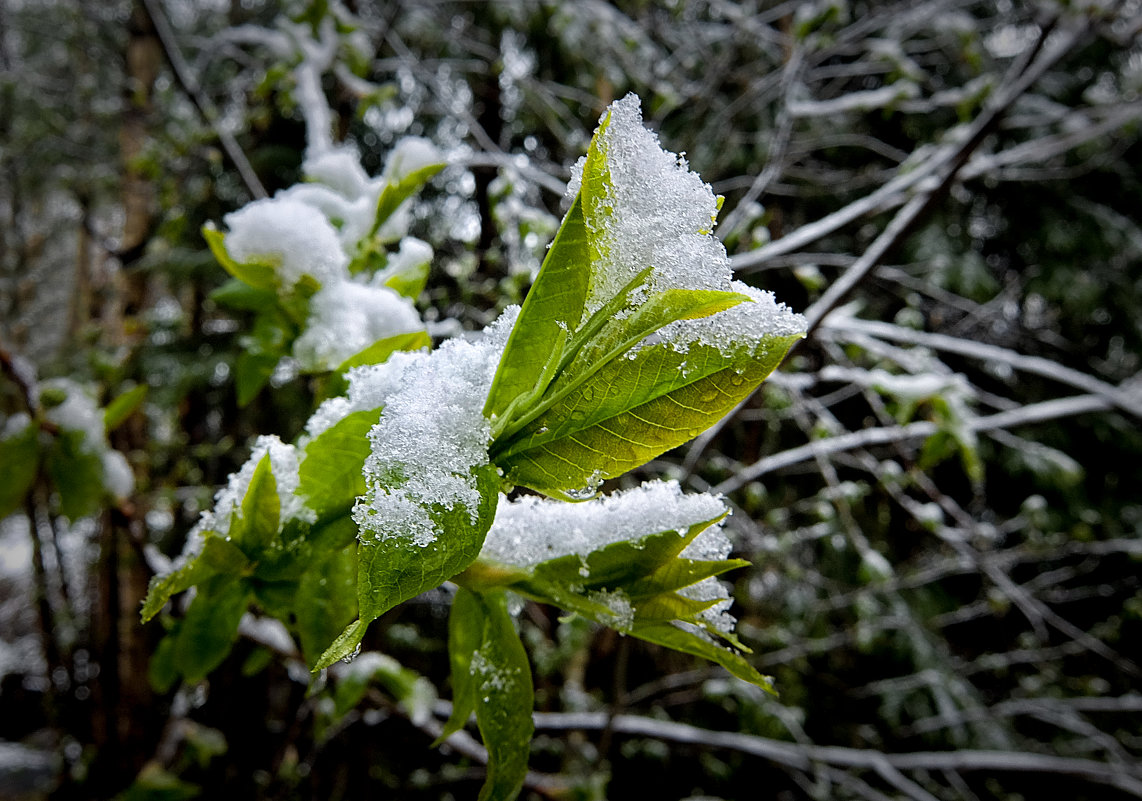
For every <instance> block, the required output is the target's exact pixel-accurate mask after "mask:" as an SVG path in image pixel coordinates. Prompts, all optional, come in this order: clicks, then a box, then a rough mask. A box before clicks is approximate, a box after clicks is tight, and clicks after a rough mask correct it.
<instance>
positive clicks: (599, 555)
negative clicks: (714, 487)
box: [520, 515, 725, 594]
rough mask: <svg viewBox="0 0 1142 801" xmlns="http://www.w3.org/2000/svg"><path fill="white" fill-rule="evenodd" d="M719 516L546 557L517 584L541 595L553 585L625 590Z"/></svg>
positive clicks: (667, 560)
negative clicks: (580, 552)
mask: <svg viewBox="0 0 1142 801" xmlns="http://www.w3.org/2000/svg"><path fill="white" fill-rule="evenodd" d="M723 517H725V515H721V516H719V517H716V518H714V519H712V520H706V521H704V522H701V523H695V524H694V525H692V526H690V527H689V528H688V529H687V530H686V532H685V533H684V534H679V533H678V532H677V531H660V532H652V533H650V534H646V535H644V536H641V537H638V538H635V539H630V540H622V541H619V542H613V543H611V544H610V545H605V546H603V547H602V548H598V549H596V550H594V551H592V552H591V553H589V554H587V555H586V556H585V557H581V556H580V555H578V554H569V555H567V556H559V557H556V558H554V559H548V560H547V561H545V562H540V563H539V564H537V565H535V567H534V568H533V569H532V576H531V577H529V578H527V579H525V580H524V581H522V582H520V586H521V587H523V588H525V589H526V591H527V592H529V593H530V594H542V592H543V591H544V590H543V589H542V588H545V587H549V586H551V585H557V584H558V585H564V586H568V587H582V588H584V589H596V588H600V587H623V588H624V589H626V587H627V586H629V585H631V584H634V583H635V582H637V581H639V580H646V579H648V578H649V577H650V576H651V575H652V574H655V573H656V572H657V571H659V570H662V569H665V567H666V566H668V565H670V563H671V562H672V561H674V560H675V558H676V557H677V556H678V554H679V553H680V552H681V551H682V550H683V549H684V548H685V547H686V546H687V545H689V544H690V543H691V542H693V540H694V538H695V537H697V536H698V535H699V534H700V533H701V532H702V531H704V530H705V529H707V528H709V527H710V526H711V525H713V524H714V523H717V522H718V521H719V520H721V519H722V518H723ZM690 583H691V584H692V583H693V582H690ZM683 586H687V585H683Z"/></svg>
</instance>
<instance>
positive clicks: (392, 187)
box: [369, 163, 444, 237]
mask: <svg viewBox="0 0 1142 801" xmlns="http://www.w3.org/2000/svg"><path fill="white" fill-rule="evenodd" d="M443 169H444V164H443V163H440V164H429V165H427V166H425V167H421V168H420V169H419V170H414V171H413V172H410V173H409V174H408V175H406V176H404V178H402V179H401V180H400V181H398V182H397V183H389V184H386V185H385V188H384V189H383V190H382V191H381V196H380V197H379V198H378V199H377V216H376V217H375V218H374V222H373V230H372V231H370V232H369V235H370V237H372V236H375V235H376V234H377V232H378V231H379V230H380V228H381V226H382V225H384V223H385V220H387V219H388V218H389V217H391V216H393V213H394V212H395V211H396V210H397V209H399V208H400V206H401V204H402V203H404V202H405V201H406V200H408V199H409V198H410V197H412V196H413V195H414V194H416V192H417V191H418V190H419V189H420V188H421V187H422V186H424V185H425V184H426V183H428V180H429V179H430V178H432V176H434V175H436V174H437V173H438V172H440V171H441V170H443Z"/></svg>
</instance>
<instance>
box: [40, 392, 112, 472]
mask: <svg viewBox="0 0 1142 801" xmlns="http://www.w3.org/2000/svg"><path fill="white" fill-rule="evenodd" d="M38 390H39V398H38V400H39V402H40V404H41V405H42V406H44V407H45V408H44V417H46V418H47V419H48V420H49V421H51V422H52V423H55V424H56V425H57V426H59V427H60V428H62V429H66V430H68V431H78V432H81V433H82V434H83V449H84V450H85V451H87V452H89V453H100V452H102V451H103V450H106V448H107V435H106V432H105V431H104V428H103V411H102V410H101V409H100V408H99V404H98V403H96V402H95V397H94V396H93V395H91V394H90V392H88V390H87V389H85V388H84V387H82V386H80V385H79V384H77V383H76V382H75V381H72V380H71V379H69V378H52V379H48V380H47V381H44V382H42V383H41V384H39V386H38ZM49 399H50V400H49ZM57 399H59V402H58V403H54V401H55V400H57ZM45 401H48V402H46V403H45Z"/></svg>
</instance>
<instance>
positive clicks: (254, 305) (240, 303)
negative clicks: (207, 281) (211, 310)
mask: <svg viewBox="0 0 1142 801" xmlns="http://www.w3.org/2000/svg"><path fill="white" fill-rule="evenodd" d="M210 299H211V300H213V301H214V302H215V303H217V304H218V305H220V306H225V307H227V308H229V309H235V310H238V311H252V312H265V311H269V310H270V309H272V308H274V307H275V306H277V304H278V295H277V292H275V291H273V290H272V289H258V288H257V287H252V286H250V285H249V284H247V283H246V282H245V281H240V280H239V279H237V278H231V279H230V280H229V281H227V282H226V283H225V284H223V285H222V286H220V287H218V288H217V289H215V290H214V291H213V292H211V293H210Z"/></svg>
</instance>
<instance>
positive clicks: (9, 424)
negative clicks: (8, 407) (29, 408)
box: [0, 412, 32, 440]
mask: <svg viewBox="0 0 1142 801" xmlns="http://www.w3.org/2000/svg"><path fill="white" fill-rule="evenodd" d="M31 424H32V418H31V417H29V416H28V414H27V413H26V412H16V413H15V414H13V415H12V416H11V417H9V418H7V419H6V420H5V421H4V426H3V428H0V440H4V439H12V438H13V437H18V436H19V435H20V434H23V433H24V432H25V431H27V430H28V426H30V425H31Z"/></svg>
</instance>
